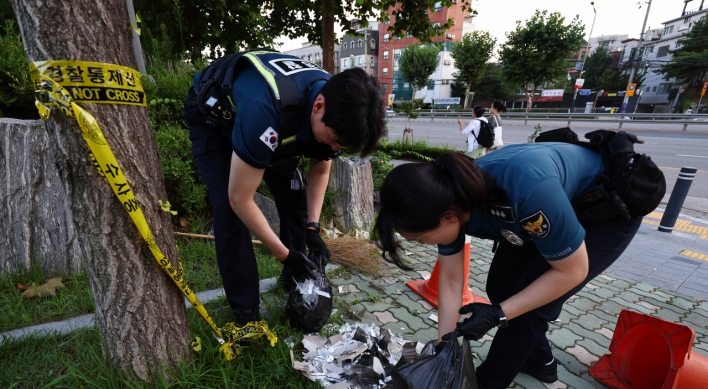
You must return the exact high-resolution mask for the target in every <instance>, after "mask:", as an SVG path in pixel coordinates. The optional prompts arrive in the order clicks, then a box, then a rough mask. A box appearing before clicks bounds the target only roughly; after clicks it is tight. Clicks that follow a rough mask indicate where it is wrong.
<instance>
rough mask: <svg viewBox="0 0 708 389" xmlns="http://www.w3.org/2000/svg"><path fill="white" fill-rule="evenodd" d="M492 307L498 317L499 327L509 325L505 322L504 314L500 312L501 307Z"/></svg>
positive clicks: (496, 305) (497, 305) (495, 305)
mask: <svg viewBox="0 0 708 389" xmlns="http://www.w3.org/2000/svg"><path fill="white" fill-rule="evenodd" d="M494 307H495V308H496V309H497V316H499V327H501V328H506V327H507V326H508V325H509V322H508V321H506V315H505V314H504V311H502V308H501V305H499V304H494Z"/></svg>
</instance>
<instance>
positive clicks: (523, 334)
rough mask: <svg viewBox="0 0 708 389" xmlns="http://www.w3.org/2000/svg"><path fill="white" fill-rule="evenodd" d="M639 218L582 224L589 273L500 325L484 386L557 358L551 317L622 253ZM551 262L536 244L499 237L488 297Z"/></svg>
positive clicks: (513, 287) (505, 382)
mask: <svg viewBox="0 0 708 389" xmlns="http://www.w3.org/2000/svg"><path fill="white" fill-rule="evenodd" d="M641 221H642V218H641V217H636V218H632V219H630V220H612V221H605V222H601V223H594V224H587V225H585V224H584V225H583V228H585V246H586V248H587V252H588V258H589V264H590V267H589V271H588V276H587V277H586V278H585V280H584V281H583V282H582V283H580V285H578V286H576V287H575V288H573V289H572V290H570V291H569V292H568V293H566V294H564V295H563V296H562V297H559V298H558V299H556V300H555V301H552V302H550V303H548V304H546V305H544V306H542V307H539V308H536V309H534V310H532V311H529V312H527V313H525V314H523V315H521V316H519V317H516V318H514V319H513V320H509V325H508V327H506V328H499V329H498V330H497V333H496V335H495V336H494V340H493V341H492V345H491V347H490V349H489V354H488V356H487V359H486V361H485V362H484V367H483V369H480V370H481V371H479V372H478V379H479V380H480V382H482V383H483V385H484V387H485V388H487V389H497V388H506V387H507V386H509V384H511V382H512V381H513V379H514V377H516V375H517V374H518V373H519V372H520V371H521V368H522V367H523V366H524V365H525V364H527V363H529V364H532V365H544V364H547V363H549V362H551V361H552V360H553V354H552V353H551V346H550V344H549V343H548V339H547V338H546V332H547V331H548V322H549V321H553V320H556V319H557V318H558V316H559V315H560V313H561V310H562V308H563V303H565V301H566V300H568V298H570V297H571V296H572V295H574V294H575V293H576V292H578V291H579V290H580V289H582V288H583V286H585V284H587V283H588V282H589V281H590V280H592V279H593V278H595V277H597V276H598V275H599V274H600V273H602V272H603V271H605V269H607V268H608V267H609V266H610V265H611V264H612V263H613V262H614V261H615V260H617V258H619V256H620V255H621V254H622V252H624V250H625V249H626V248H627V246H628V245H629V242H630V241H631V240H632V238H634V235H635V234H636V233H637V230H638V229H639V225H640V224H641ZM550 268H551V265H550V264H549V263H548V262H547V261H546V260H545V259H544V258H543V257H542V256H541V254H540V253H539V252H538V250H537V249H536V246H535V245H534V244H529V243H526V244H525V245H524V246H521V247H519V246H514V245H512V244H511V243H509V242H506V241H503V242H499V247H498V248H497V251H496V253H495V254H494V258H493V259H492V264H491V266H490V268H489V274H488V276H487V295H488V296H489V300H490V301H491V302H492V303H494V304H498V303H501V302H502V301H504V300H506V299H507V298H509V297H511V296H512V295H514V294H516V293H518V292H520V291H521V290H522V289H524V288H525V287H526V286H528V285H529V284H531V283H532V282H533V281H535V280H536V279H537V278H539V277H540V276H541V275H542V274H543V273H545V272H546V271H548V270H549V269H550Z"/></svg>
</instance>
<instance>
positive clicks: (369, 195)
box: [329, 157, 374, 231]
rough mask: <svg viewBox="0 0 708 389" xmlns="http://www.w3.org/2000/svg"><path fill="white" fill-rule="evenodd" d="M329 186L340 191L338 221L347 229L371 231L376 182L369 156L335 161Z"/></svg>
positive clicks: (337, 203) (336, 206)
mask: <svg viewBox="0 0 708 389" xmlns="http://www.w3.org/2000/svg"><path fill="white" fill-rule="evenodd" d="M329 189H330V190H334V191H337V192H338V193H339V197H338V198H337V200H336V202H335V208H336V212H337V215H336V221H337V223H338V224H339V225H340V226H341V227H342V228H343V230H344V231H351V230H363V231H369V228H370V227H371V221H372V220H374V181H373V176H372V172H371V163H369V160H368V159H366V158H359V157H340V158H337V159H335V160H334V162H333V163H332V170H331V171H330V174H329Z"/></svg>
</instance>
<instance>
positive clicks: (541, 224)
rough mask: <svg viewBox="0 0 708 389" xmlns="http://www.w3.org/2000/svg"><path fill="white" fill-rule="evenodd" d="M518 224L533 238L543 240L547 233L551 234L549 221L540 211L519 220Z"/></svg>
mask: <svg viewBox="0 0 708 389" xmlns="http://www.w3.org/2000/svg"><path fill="white" fill-rule="evenodd" d="M519 223H520V224H521V227H524V229H525V230H526V231H528V232H529V233H530V234H531V235H533V237H534V238H545V237H547V236H548V233H549V232H551V221H550V220H548V217H547V216H546V214H545V213H543V211H542V210H540V209H539V210H538V212H536V213H534V214H533V215H531V216H529V217H527V218H524V219H521V221H520V222H519Z"/></svg>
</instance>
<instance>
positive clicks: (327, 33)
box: [322, 0, 334, 74]
mask: <svg viewBox="0 0 708 389" xmlns="http://www.w3.org/2000/svg"><path fill="white" fill-rule="evenodd" d="M322 67H323V68H324V70H326V71H328V72H329V73H330V74H334V0H322Z"/></svg>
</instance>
